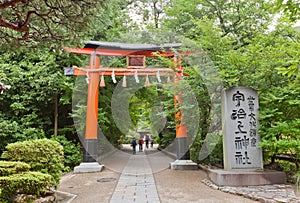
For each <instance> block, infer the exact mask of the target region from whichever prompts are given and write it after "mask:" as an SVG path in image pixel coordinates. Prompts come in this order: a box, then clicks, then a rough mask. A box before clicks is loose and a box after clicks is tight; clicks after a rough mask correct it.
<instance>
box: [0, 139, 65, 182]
mask: <svg viewBox="0 0 300 203" xmlns="http://www.w3.org/2000/svg"><path fill="white" fill-rule="evenodd" d="M2 158H3V159H6V160H8V161H22V162H25V163H27V164H29V165H30V170H31V171H38V172H42V173H46V174H50V175H51V176H52V177H51V185H52V186H55V187H56V186H57V185H58V183H59V180H60V178H61V175H62V170H63V161H64V157H63V147H62V146H61V145H60V144H59V143H58V142H56V141H53V140H49V139H40V140H34V141H24V142H16V143H11V144H9V145H7V146H6V151H5V152H3V154H2Z"/></svg>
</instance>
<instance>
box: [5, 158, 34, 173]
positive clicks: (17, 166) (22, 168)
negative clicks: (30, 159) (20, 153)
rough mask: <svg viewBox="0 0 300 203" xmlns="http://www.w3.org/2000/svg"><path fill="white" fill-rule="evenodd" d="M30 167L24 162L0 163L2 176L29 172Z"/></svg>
mask: <svg viewBox="0 0 300 203" xmlns="http://www.w3.org/2000/svg"><path fill="white" fill-rule="evenodd" d="M29 169H30V166H29V165H28V164H26V163H23V162H17V161H15V162H13V161H0V176H9V175H12V174H17V173H22V172H27V171H29Z"/></svg>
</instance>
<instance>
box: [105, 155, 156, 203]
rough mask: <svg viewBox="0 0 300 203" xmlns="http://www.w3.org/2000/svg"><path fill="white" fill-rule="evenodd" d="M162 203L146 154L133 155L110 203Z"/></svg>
mask: <svg viewBox="0 0 300 203" xmlns="http://www.w3.org/2000/svg"><path fill="white" fill-rule="evenodd" d="M131 202H144V203H147V202H148V203H160V201H159V197H158V193H157V189H156V186H155V182H154V178H153V175H152V169H151V167H150V165H149V162H148V159H147V156H146V155H145V153H144V152H139V153H138V154H135V155H132V156H131V157H130V159H129V160H128V163H127V165H126V166H125V168H124V169H123V171H122V174H121V176H120V179H119V181H118V184H117V187H116V189H115V191H114V193H113V195H112V198H111V200H110V203H131Z"/></svg>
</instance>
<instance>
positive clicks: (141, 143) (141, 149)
mask: <svg viewBox="0 0 300 203" xmlns="http://www.w3.org/2000/svg"><path fill="white" fill-rule="evenodd" d="M143 144H144V140H143V138H142V137H140V138H139V151H140V152H142V151H143Z"/></svg>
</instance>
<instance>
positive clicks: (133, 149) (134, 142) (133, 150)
mask: <svg viewBox="0 0 300 203" xmlns="http://www.w3.org/2000/svg"><path fill="white" fill-rule="evenodd" d="M136 145H137V143H136V139H135V137H134V138H133V139H132V142H131V146H132V154H135V153H136Z"/></svg>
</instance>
